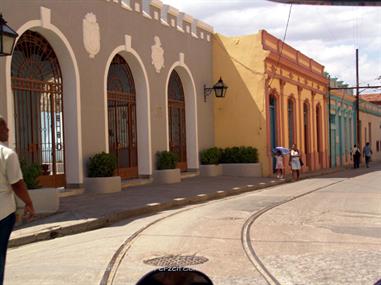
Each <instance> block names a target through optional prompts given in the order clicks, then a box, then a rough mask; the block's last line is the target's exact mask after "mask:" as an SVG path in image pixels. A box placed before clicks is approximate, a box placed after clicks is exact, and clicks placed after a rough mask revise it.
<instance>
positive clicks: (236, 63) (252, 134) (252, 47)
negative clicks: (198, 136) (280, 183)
mask: <svg viewBox="0 0 381 285" xmlns="http://www.w3.org/2000/svg"><path fill="white" fill-rule="evenodd" d="M266 55H267V52H265V51H263V50H262V48H261V39H260V35H259V34H257V35H252V36H244V37H238V38H234V37H232V38H228V37H224V36H222V35H219V34H216V35H215V37H214V39H213V78H214V82H216V81H217V80H218V79H219V78H220V77H222V79H223V80H224V82H225V84H226V85H228V87H229V88H228V90H227V94H226V97H225V98H223V99H222V98H215V97H214V96H209V97H208V100H214V115H215V120H214V122H215V125H214V130H215V142H216V145H217V146H219V147H228V146H254V147H256V148H257V149H258V152H259V161H260V162H261V163H263V162H264V161H265V151H266V118H265V116H266V104H265V101H264V100H265V98H264V96H263V94H264V92H265V89H264V86H265V75H264V59H265V57H266ZM212 98H213V99H212Z"/></svg>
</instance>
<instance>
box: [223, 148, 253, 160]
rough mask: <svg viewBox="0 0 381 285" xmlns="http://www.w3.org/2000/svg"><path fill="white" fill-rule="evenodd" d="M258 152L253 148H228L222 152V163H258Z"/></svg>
mask: <svg viewBox="0 0 381 285" xmlns="http://www.w3.org/2000/svg"><path fill="white" fill-rule="evenodd" d="M257 162H258V151H257V149H256V148H253V147H251V146H248V147H245V146H241V147H237V146H235V147H228V148H225V149H224V150H223V152H222V156H221V163H257Z"/></svg>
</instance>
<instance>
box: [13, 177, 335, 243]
mask: <svg viewBox="0 0 381 285" xmlns="http://www.w3.org/2000/svg"><path fill="white" fill-rule="evenodd" d="M336 172H340V170H339V169H335V170H332V171H324V172H319V173H306V174H304V175H303V176H302V177H301V180H304V179H308V178H313V177H316V176H322V175H325V174H332V173H336ZM290 182H292V178H290V177H287V178H285V179H284V180H274V182H273V183H271V182H270V183H265V182H262V183H263V184H259V185H258V184H257V185H249V186H245V187H236V188H232V189H228V190H221V191H216V192H212V193H208V194H198V195H196V196H190V197H184V198H174V199H173V200H169V201H167V202H164V203H153V204H147V205H145V206H143V207H140V208H135V209H129V210H125V211H119V212H115V213H111V214H109V215H107V216H104V217H101V218H94V219H88V220H86V221H84V222H81V223H78V224H74V225H68V226H64V227H61V226H57V227H52V228H48V229H45V230H42V231H40V232H38V233H35V234H29V235H25V236H22V237H17V238H13V239H11V240H9V243H8V247H9V248H14V247H19V246H23V245H27V244H30V243H34V242H39V241H46V240H51V239H55V238H57V237H63V236H68V235H74V234H79V233H83V232H87V231H92V230H96V229H100V228H103V227H107V226H110V225H112V224H114V223H117V222H120V221H122V220H125V219H130V218H137V217H139V216H143V215H149V214H154V213H157V212H160V211H165V210H172V209H176V208H179V207H184V206H188V205H193V204H199V203H204V202H208V201H212V200H218V199H222V198H225V197H229V196H235V195H239V194H243V193H247V192H251V191H258V190H261V189H265V188H269V187H273V186H278V185H281V184H286V183H290Z"/></svg>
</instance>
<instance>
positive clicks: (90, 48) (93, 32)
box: [83, 13, 101, 58]
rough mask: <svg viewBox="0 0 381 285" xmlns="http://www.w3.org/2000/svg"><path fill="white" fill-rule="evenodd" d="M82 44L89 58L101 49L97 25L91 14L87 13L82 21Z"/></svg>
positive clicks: (94, 17)
mask: <svg viewBox="0 0 381 285" xmlns="http://www.w3.org/2000/svg"><path fill="white" fill-rule="evenodd" d="M83 44H84V46H85V49H86V51H87V52H88V53H89V56H90V58H94V57H95V56H96V55H97V54H98V52H99V51H100V49H101V36H100V31H99V24H98V23H97V18H96V16H95V15H94V14H93V13H87V14H86V16H85V18H84V19H83Z"/></svg>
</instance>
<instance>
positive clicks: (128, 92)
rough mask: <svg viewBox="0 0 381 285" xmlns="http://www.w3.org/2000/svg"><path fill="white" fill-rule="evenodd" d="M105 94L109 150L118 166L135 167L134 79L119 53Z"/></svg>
mask: <svg viewBox="0 0 381 285" xmlns="http://www.w3.org/2000/svg"><path fill="white" fill-rule="evenodd" d="M107 95H108V100H107V101H108V127H109V148H110V152H111V153H114V154H115V156H116V157H117V161H118V168H119V169H122V168H124V169H126V168H132V167H137V165H138V159H137V129H136V128H137V127H136V93H135V83H134V79H133V76H132V72H131V70H130V68H129V66H128V64H127V62H126V61H125V60H124V59H123V58H122V57H121V56H120V55H116V56H115V57H114V59H113V61H112V62H111V66H110V70H109V74H108V80H107Z"/></svg>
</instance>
